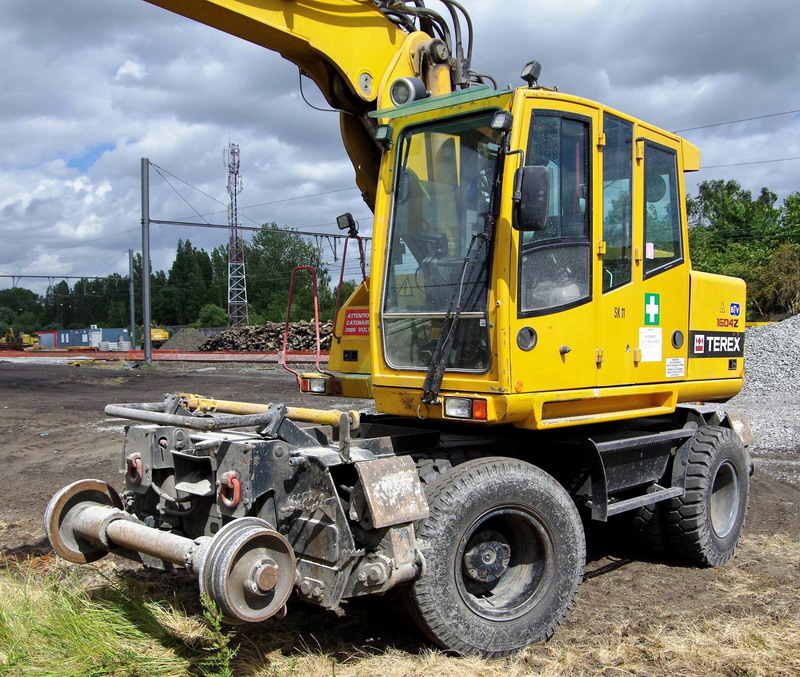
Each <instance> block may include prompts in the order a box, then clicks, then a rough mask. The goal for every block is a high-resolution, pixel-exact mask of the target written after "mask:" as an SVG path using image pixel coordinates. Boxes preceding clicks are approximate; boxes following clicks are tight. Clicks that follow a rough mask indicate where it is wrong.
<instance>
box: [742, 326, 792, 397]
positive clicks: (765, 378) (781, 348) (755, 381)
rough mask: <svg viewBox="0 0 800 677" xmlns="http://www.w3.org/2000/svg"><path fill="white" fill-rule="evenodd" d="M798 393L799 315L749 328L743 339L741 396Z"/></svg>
mask: <svg viewBox="0 0 800 677" xmlns="http://www.w3.org/2000/svg"><path fill="white" fill-rule="evenodd" d="M798 389H800V315H795V316H794V317H790V318H788V319H786V320H784V321H783V322H776V323H775V324H767V325H764V326H763V327H750V328H749V329H748V330H747V334H746V336H745V363H744V391H743V394H745V395H775V394H777V393H792V394H797V392H798Z"/></svg>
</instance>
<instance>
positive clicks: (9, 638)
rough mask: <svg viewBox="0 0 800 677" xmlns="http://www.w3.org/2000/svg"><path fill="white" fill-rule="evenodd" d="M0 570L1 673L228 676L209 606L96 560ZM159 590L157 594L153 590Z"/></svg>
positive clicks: (222, 638)
mask: <svg viewBox="0 0 800 677" xmlns="http://www.w3.org/2000/svg"><path fill="white" fill-rule="evenodd" d="M37 569H38V567H36V566H35V565H32V564H30V563H29V564H26V565H18V564H11V565H10V564H8V563H6V566H4V567H3V568H2V569H0V674H3V673H5V674H14V675H16V674H23V673H24V674H35V675H75V676H76V677H77V676H78V675H80V676H92V675H126V676H131V677H133V676H140V675H141V676H145V675H146V676H147V677H156V676H161V675H164V676H167V675H220V676H224V677H227V676H228V675H232V674H233V673H232V671H231V670H230V657H231V655H230V648H229V646H228V640H227V636H226V635H225V634H224V632H223V631H222V628H221V624H220V623H215V621H216V620H217V619H218V617H217V616H215V613H216V612H214V611H213V610H209V611H208V612H206V613H207V616H205V617H204V616H203V615H198V614H193V613H191V612H189V611H188V610H187V608H186V607H185V606H184V604H183V602H182V600H181V599H180V597H179V596H177V595H172V596H171V598H170V599H163V598H159V599H154V598H153V591H152V590H150V589H149V588H150V586H148V585H146V584H144V583H142V582H137V581H136V580H134V579H130V578H122V577H119V576H117V575H116V574H115V573H113V569H109V571H110V572H111V573H104V572H103V570H102V569H101V568H100V567H88V566H87V567H67V566H65V565H49V566H47V567H46V571H38V570H37ZM159 597H160V596H159Z"/></svg>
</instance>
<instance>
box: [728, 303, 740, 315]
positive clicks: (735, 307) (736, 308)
mask: <svg viewBox="0 0 800 677" xmlns="http://www.w3.org/2000/svg"><path fill="white" fill-rule="evenodd" d="M741 312H742V306H741V305H740V304H738V303H731V317H739V315H741Z"/></svg>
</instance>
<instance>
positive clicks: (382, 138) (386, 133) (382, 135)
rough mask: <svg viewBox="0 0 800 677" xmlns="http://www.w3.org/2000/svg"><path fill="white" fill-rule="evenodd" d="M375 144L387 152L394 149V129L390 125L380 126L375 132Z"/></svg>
mask: <svg viewBox="0 0 800 677" xmlns="http://www.w3.org/2000/svg"><path fill="white" fill-rule="evenodd" d="M373 138H374V139H375V143H377V144H378V145H379V146H380V148H381V150H382V151H384V152H386V151H388V150H391V148H392V128H391V127H390V126H389V125H379V126H378V128H377V129H376V130H375V136H373Z"/></svg>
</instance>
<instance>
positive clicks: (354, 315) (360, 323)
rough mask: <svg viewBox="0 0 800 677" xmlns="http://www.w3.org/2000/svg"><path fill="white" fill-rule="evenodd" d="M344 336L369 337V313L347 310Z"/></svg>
mask: <svg viewBox="0 0 800 677" xmlns="http://www.w3.org/2000/svg"><path fill="white" fill-rule="evenodd" d="M342 336H369V311H368V310H346V311H345V313H344V327H342Z"/></svg>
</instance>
